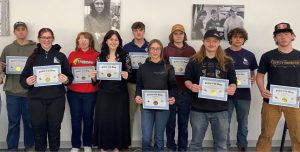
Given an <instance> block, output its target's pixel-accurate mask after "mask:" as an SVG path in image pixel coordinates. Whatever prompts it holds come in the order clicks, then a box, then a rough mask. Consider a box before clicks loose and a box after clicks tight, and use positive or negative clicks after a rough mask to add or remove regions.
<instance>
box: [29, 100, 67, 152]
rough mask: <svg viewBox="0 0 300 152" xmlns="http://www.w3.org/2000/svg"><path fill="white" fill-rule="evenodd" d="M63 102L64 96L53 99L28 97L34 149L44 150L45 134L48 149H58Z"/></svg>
mask: <svg viewBox="0 0 300 152" xmlns="http://www.w3.org/2000/svg"><path fill="white" fill-rule="evenodd" d="M65 102H66V99H65V96H62V97H59V98H54V99H33V98H29V113H30V118H31V123H32V128H33V132H34V141H35V150H36V151H46V149H47V136H48V141H49V147H50V151H58V150H59V146H60V128H61V122H62V120H63V116H64V111H65Z"/></svg>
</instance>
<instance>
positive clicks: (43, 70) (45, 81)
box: [33, 65, 61, 87]
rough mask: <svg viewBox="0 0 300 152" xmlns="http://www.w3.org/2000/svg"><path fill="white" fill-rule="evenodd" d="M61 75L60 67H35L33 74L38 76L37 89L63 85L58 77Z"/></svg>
mask: <svg viewBox="0 0 300 152" xmlns="http://www.w3.org/2000/svg"><path fill="white" fill-rule="evenodd" d="M60 73H61V66H60V65H50V66H35V67H33V74H34V75H35V76H36V82H35V83H34V86H35V87H41V86H51V85H59V84H61V82H60V80H59V77H58V75H59V74H60Z"/></svg>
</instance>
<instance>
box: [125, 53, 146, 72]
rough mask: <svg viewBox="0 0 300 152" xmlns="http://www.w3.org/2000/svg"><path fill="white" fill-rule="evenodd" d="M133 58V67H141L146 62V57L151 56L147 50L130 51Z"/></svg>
mask: <svg viewBox="0 0 300 152" xmlns="http://www.w3.org/2000/svg"><path fill="white" fill-rule="evenodd" d="M129 56H130V59H131V66H132V69H139V67H140V66H141V65H142V64H144V63H145V61H146V59H147V58H148V57H149V55H148V53H146V52H129Z"/></svg>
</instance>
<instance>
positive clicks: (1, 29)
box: [0, 0, 9, 36]
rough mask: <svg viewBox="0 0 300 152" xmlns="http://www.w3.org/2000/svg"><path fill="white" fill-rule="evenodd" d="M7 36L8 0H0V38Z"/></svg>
mask: <svg viewBox="0 0 300 152" xmlns="http://www.w3.org/2000/svg"><path fill="white" fill-rule="evenodd" d="M7 35H9V16H8V0H0V36H7Z"/></svg>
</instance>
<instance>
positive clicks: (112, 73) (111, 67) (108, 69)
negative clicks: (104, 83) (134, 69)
mask: <svg viewBox="0 0 300 152" xmlns="http://www.w3.org/2000/svg"><path fill="white" fill-rule="evenodd" d="M121 70H122V63H121V62H97V79H98V80H121Z"/></svg>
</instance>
